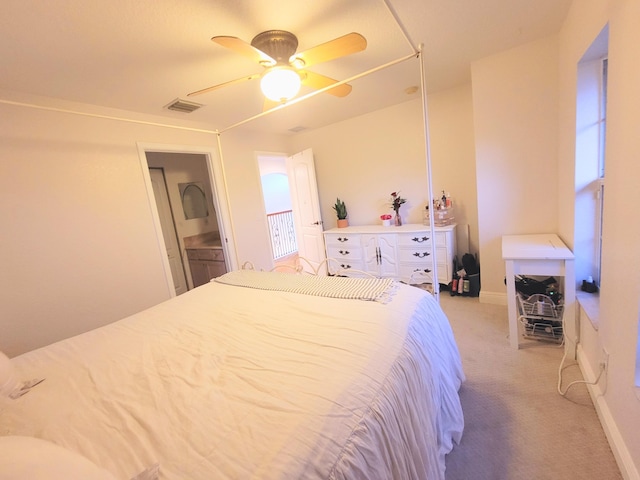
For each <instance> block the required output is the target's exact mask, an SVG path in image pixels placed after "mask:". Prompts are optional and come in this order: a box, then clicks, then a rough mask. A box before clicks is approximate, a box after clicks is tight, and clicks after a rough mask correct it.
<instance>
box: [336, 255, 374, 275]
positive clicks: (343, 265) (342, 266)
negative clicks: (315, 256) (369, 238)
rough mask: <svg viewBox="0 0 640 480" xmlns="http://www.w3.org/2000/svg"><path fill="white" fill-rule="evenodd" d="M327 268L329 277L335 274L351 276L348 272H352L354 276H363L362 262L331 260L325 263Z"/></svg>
mask: <svg viewBox="0 0 640 480" xmlns="http://www.w3.org/2000/svg"><path fill="white" fill-rule="evenodd" d="M327 267H328V270H329V273H330V274H331V275H335V274H336V273H340V275H349V276H350V275H351V274H350V272H351V271H353V275H354V276H358V275H363V276H365V274H364V273H363V270H364V265H363V264H362V261H360V260H359V259H357V260H347V259H337V258H334V259H331V260H329V261H328V262H327Z"/></svg>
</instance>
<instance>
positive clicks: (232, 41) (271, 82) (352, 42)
mask: <svg viewBox="0 0 640 480" xmlns="http://www.w3.org/2000/svg"><path fill="white" fill-rule="evenodd" d="M211 40H212V41H213V42H215V43H217V44H218V45H221V46H223V47H226V48H229V49H230V50H233V51H234V52H236V53H239V54H240V55H244V56H245V57H247V58H249V59H251V60H253V61H255V62H256V63H258V64H259V65H261V66H262V67H264V69H265V70H264V71H263V72H260V73H255V74H252V75H248V76H244V77H241V78H238V79H235V80H231V81H228V82H224V83H220V84H218V85H214V86H212V87H207V88H204V89H202V90H198V91H195V92H191V93H189V94H188V96H193V95H200V94H203V93H207V92H211V91H212V90H217V89H218V88H222V87H226V86H229V85H233V84H236V83H240V82H244V81H246V80H254V79H257V78H260V79H261V81H260V86H261V89H262V91H263V93H264V94H265V97H266V100H265V105H264V110H268V109H269V108H272V107H274V106H275V105H277V104H280V103H284V102H286V101H287V100H290V99H291V98H293V97H294V96H295V95H297V93H298V91H299V89H300V85H301V84H302V85H306V86H308V87H311V88H314V89H316V90H318V89H321V88H326V87H329V86H331V85H333V84H334V83H338V80H334V79H333V78H329V77H326V76H324V75H321V74H319V73H315V72H312V71H310V70H307V68H308V67H310V66H312V65H316V64H318V63H321V62H327V61H329V60H334V59H336V58H340V57H344V56H346V55H350V54H352V53H356V52H360V51H362V50H364V49H365V48H366V47H367V41H366V39H365V38H364V37H363V36H362V35H360V34H359V33H348V34H347V35H343V36H341V37H338V38H335V39H333V40H330V41H328V42H326V43H322V44H320V45H317V46H315V47H312V48H310V49H308V50H305V51H303V52H297V53H296V50H297V48H298V39H297V38H296V36H295V35H294V34H293V33H291V32H287V31H285V30H267V31H266V32H262V33H259V34H258V35H256V36H255V37H254V38H253V40H251V43H250V44H249V43H247V42H245V41H244V40H241V39H239V38H237V37H229V36H217V37H213V38H212V39H211ZM287 86H288V88H289V89H288V90H287V88H286V87H287ZM270 88H271V89H273V91H272V90H270ZM350 92H351V85H349V84H346V83H345V84H341V85H337V86H336V87H334V88H331V89H329V90H326V93H329V94H331V95H335V96H338V97H344V96H346V95H349V93H350Z"/></svg>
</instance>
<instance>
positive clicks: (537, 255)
mask: <svg viewBox="0 0 640 480" xmlns="http://www.w3.org/2000/svg"><path fill="white" fill-rule="evenodd" d="M502 258H503V259H504V261H505V266H506V280H507V309H508V313H509V342H510V344H511V346H512V347H513V348H516V349H517V348H519V347H520V338H521V335H520V330H519V322H518V310H517V308H518V307H517V305H516V285H515V276H516V275H543V276H562V277H564V313H563V319H564V320H565V325H566V320H573V319H575V296H576V283H575V273H574V266H573V252H572V251H571V250H569V248H567V246H566V245H565V244H564V243H563V242H562V240H560V238H559V237H558V236H557V235H556V234H552V233H549V234H539V235H504V236H503V237H502ZM571 326H572V327H573V324H571ZM566 331H567V330H566V329H565V348H567V349H568V350H567V351H568V352H569V353H571V352H570V349H573V356H574V357H575V345H573V344H571V345H570V344H569V343H570V342H567V341H566V340H567V335H566Z"/></svg>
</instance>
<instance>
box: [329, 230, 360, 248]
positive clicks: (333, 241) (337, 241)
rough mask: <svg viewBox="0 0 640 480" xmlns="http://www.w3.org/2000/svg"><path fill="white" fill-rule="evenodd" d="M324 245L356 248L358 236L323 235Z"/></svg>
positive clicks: (346, 234)
mask: <svg viewBox="0 0 640 480" xmlns="http://www.w3.org/2000/svg"><path fill="white" fill-rule="evenodd" d="M324 240H325V243H326V244H327V246H329V245H341V246H345V247H346V246H349V247H353V246H355V247H357V246H359V245H360V235H358V234H348V233H345V234H339V233H332V234H325V236H324Z"/></svg>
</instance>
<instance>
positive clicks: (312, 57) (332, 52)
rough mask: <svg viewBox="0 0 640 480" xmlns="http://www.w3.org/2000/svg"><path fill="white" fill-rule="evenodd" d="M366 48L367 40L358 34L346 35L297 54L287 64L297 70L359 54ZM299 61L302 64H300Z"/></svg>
mask: <svg viewBox="0 0 640 480" xmlns="http://www.w3.org/2000/svg"><path fill="white" fill-rule="evenodd" d="M365 48H367V40H366V39H365V38H364V37H363V36H362V35H360V34H359V33H348V34H346V35H343V36H342V37H338V38H335V39H333V40H329V41H328V42H326V43H322V44H320V45H317V46H315V47H312V48H310V49H309V50H305V51H304V52H298V53H295V54H293V55H292V56H291V58H290V59H289V62H290V63H291V64H292V65H293V66H296V67H298V68H303V67H305V68H306V67H309V66H311V65H315V64H317V63H321V62H327V61H329V60H333V59H335V58H340V57H344V56H345V55H350V54H352V53H356V52H361V51H362V50H364V49H365ZM300 61H302V62H304V63H301V62H300Z"/></svg>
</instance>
